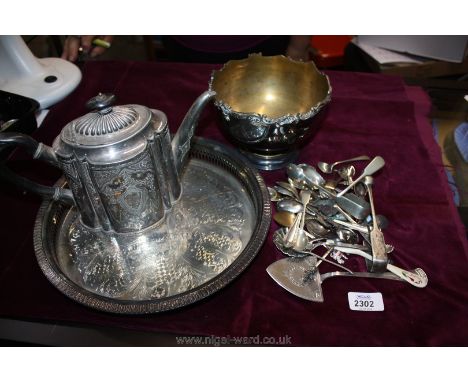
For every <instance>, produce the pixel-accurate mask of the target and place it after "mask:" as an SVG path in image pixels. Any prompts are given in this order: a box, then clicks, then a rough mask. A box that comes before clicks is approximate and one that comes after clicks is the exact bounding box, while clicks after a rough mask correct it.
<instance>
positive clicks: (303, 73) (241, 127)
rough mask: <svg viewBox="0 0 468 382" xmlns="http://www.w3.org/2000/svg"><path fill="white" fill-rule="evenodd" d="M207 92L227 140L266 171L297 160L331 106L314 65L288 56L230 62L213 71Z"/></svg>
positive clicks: (325, 84)
mask: <svg viewBox="0 0 468 382" xmlns="http://www.w3.org/2000/svg"><path fill="white" fill-rule="evenodd" d="M209 88H210V90H214V91H215V92H216V97H215V102H214V103H215V105H216V107H217V108H218V110H219V111H220V114H221V118H222V120H223V128H224V131H225V133H226V134H227V136H228V138H229V139H230V140H231V141H232V142H233V143H234V145H235V146H236V147H238V148H239V149H240V150H241V152H243V153H244V155H246V156H247V157H248V159H249V160H250V161H251V162H252V164H253V165H254V166H255V167H257V168H259V169H262V170H275V169H278V168H281V167H284V166H285V165H286V164H287V163H290V162H292V161H294V160H295V159H296V157H297V155H298V154H299V150H298V148H299V147H300V145H301V144H304V143H305V142H307V140H308V139H309V138H310V137H311V135H312V132H313V131H314V130H316V128H315V127H316V126H314V128H312V125H313V124H312V120H313V119H314V117H315V116H316V115H317V114H318V113H319V111H320V110H322V108H323V107H324V106H325V105H326V104H327V103H328V102H330V100H331V86H330V81H329V79H328V77H327V76H326V75H325V74H323V73H321V72H319V71H318V70H317V68H316V66H315V65H314V63H313V62H302V61H294V60H291V59H289V58H286V57H284V56H269V57H267V56H265V57H264V56H262V55H259V54H253V55H250V56H249V57H248V58H246V59H244V60H232V61H229V62H227V63H226V64H225V65H224V67H223V68H222V69H220V70H215V71H213V73H212V75H211V79H210V83H209ZM314 125H315V123H314Z"/></svg>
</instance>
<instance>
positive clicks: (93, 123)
mask: <svg viewBox="0 0 468 382" xmlns="http://www.w3.org/2000/svg"><path fill="white" fill-rule="evenodd" d="M115 100H116V97H115V95H113V94H102V93H99V94H98V95H97V96H96V97H93V98H91V99H90V100H89V101H88V102H87V103H86V107H87V108H88V109H90V110H92V111H91V112H90V113H88V114H85V115H83V116H82V117H79V118H77V119H75V120H74V121H72V122H70V123H68V124H67V125H66V126H65V127H64V128H63V130H62V133H61V139H62V140H63V141H64V142H65V143H68V144H70V145H73V146H76V145H80V146H107V145H111V144H114V143H117V142H121V141H123V140H126V139H128V138H130V137H132V136H133V135H135V134H137V133H138V132H139V131H140V130H141V129H143V128H144V127H145V126H147V125H148V123H149V122H150V120H151V117H152V113H151V110H150V109H148V108H147V107H145V106H140V105H122V106H112V105H113V103H114V102H115ZM153 122H154V123H155V124H156V126H155V128H156V129H157V130H159V128H160V127H163V126H162V125H164V124H165V121H163V120H160V121H153ZM158 122H159V125H161V126H157V125H158Z"/></svg>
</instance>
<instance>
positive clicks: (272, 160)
mask: <svg viewBox="0 0 468 382" xmlns="http://www.w3.org/2000/svg"><path fill="white" fill-rule="evenodd" d="M239 151H240V152H241V153H242V154H243V155H244V156H245V157H246V158H247V159H248V161H249V162H250V163H251V165H252V166H253V167H255V168H257V169H259V170H267V171H272V170H278V169H280V168H283V167H286V166H287V165H288V163H293V162H295V161H296V159H297V158H298V156H299V150H293V151H288V152H285V153H281V154H273V155H266V154H259V153H254V152H252V151H246V150H242V149H239Z"/></svg>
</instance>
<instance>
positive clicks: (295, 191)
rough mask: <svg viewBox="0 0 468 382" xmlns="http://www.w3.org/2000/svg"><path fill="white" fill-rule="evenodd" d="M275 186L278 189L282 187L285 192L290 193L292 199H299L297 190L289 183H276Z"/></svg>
mask: <svg viewBox="0 0 468 382" xmlns="http://www.w3.org/2000/svg"><path fill="white" fill-rule="evenodd" d="M276 184H277V185H278V186H280V187H283V188H284V189H285V190H288V191H291V192H292V193H293V195H294V197H295V198H297V199H299V194H298V193H297V189H296V188H295V187H294V186H291V184H290V183H289V182H276Z"/></svg>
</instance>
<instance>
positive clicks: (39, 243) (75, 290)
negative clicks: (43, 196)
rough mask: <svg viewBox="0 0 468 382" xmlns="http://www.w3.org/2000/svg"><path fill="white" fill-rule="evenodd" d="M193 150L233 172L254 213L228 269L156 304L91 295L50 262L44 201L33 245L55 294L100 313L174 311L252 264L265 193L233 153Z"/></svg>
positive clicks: (216, 147)
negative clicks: (254, 220) (246, 236)
mask: <svg viewBox="0 0 468 382" xmlns="http://www.w3.org/2000/svg"><path fill="white" fill-rule="evenodd" d="M197 150H198V151H199V155H198V156H197V157H198V158H199V159H202V160H204V158H203V152H205V153H206V154H207V155H211V156H215V157H216V159H218V160H220V161H221V162H222V163H223V164H224V165H225V167H231V168H232V169H235V171H237V174H234V173H233V171H232V170H229V169H228V171H230V172H231V173H233V175H234V176H237V178H238V179H239V180H240V181H241V182H242V183H244V185H245V186H246V187H247V188H248V189H249V192H250V197H251V199H252V202H253V204H254V205H255V206H256V208H257V209H258V213H257V224H256V226H255V229H254V231H253V232H252V237H251V239H250V240H249V242H248V243H247V245H246V247H245V248H244V250H243V251H242V252H241V253H240V255H239V256H238V257H237V258H236V259H235V260H234V262H233V263H232V264H231V265H229V266H228V268H226V269H225V270H224V271H222V272H221V273H220V274H218V275H217V276H215V277H214V278H212V279H211V280H209V281H207V282H206V283H204V284H202V285H200V286H198V287H196V288H193V289H191V290H189V291H186V292H183V293H180V294H178V295H174V296H170V297H164V298H161V299H157V300H145V301H129V300H116V299H112V298H109V297H104V296H100V295H97V294H94V293H92V292H90V291H87V290H85V289H83V288H82V287H80V286H79V285H77V284H75V283H74V282H72V281H71V280H69V279H68V278H67V277H66V276H65V275H64V274H63V272H62V271H61V270H60V268H59V267H58V266H57V265H56V262H55V261H53V260H52V259H51V258H52V254H50V251H48V250H47V245H48V243H45V242H44V241H45V240H44V238H45V235H44V231H45V229H46V228H47V220H48V216H49V214H50V212H51V211H52V209H53V207H54V205H55V204H58V203H57V202H54V201H50V200H45V201H44V202H42V204H41V206H40V208H39V211H38V213H37V216H36V221H35V224H34V236H33V241H34V251H35V253H36V259H37V262H38V264H39V267H40V268H41V270H42V272H43V273H44V275H45V276H46V278H47V279H48V280H49V281H50V282H51V283H52V284H53V285H54V286H55V287H56V288H57V289H58V290H59V291H61V292H62V293H63V294H65V295H66V296H67V297H69V298H71V299H72V300H74V301H76V302H79V303H81V304H83V305H86V306H88V307H91V308H94V309H97V310H100V311H105V312H110V313H120V314H149V313H157V312H163V311H168V310H174V309H177V308H181V307H183V306H187V305H190V304H193V303H195V302H198V301H200V300H202V299H204V298H206V297H208V296H210V295H212V294H214V293H215V292H217V291H218V290H220V289H222V288H223V287H225V286H226V285H228V284H229V283H231V282H232V281H233V280H234V279H235V278H236V277H238V276H239V275H240V274H241V273H242V272H243V271H244V270H245V269H246V268H247V266H248V265H249V264H250V263H251V262H252V260H253V259H254V258H255V256H256V255H257V253H258V252H259V250H260V248H261V247H262V245H263V243H264V242H265V239H266V237H267V235H268V231H269V227H270V222H271V205H270V199H269V195H268V190H267V187H266V185H265V182H264V180H263V178H262V177H261V176H260V174H259V173H258V171H256V170H255V169H253V168H251V167H250V166H249V164H248V162H247V161H246V159H245V158H244V157H242V155H241V154H239V153H238V152H237V151H235V150H234V149H232V148H230V147H228V146H226V145H224V144H222V143H219V142H215V141H212V140H210V139H206V138H201V137H194V139H193V141H192V149H191V151H190V152H191V154H193V153H194V151H195V152H196V151H197ZM249 183H250V184H249ZM64 184H65V179H64V178H60V179H59V180H58V181H57V183H56V185H58V186H61V187H63V186H64ZM252 186H253V187H254V188H256V189H252ZM49 245H50V243H49Z"/></svg>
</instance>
